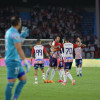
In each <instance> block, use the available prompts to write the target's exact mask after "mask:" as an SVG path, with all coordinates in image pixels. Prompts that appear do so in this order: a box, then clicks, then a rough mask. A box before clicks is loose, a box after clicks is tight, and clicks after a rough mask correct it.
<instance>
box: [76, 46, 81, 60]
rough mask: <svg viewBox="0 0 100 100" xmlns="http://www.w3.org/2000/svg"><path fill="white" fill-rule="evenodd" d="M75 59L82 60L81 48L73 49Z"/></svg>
mask: <svg viewBox="0 0 100 100" xmlns="http://www.w3.org/2000/svg"><path fill="white" fill-rule="evenodd" d="M75 59H82V48H81V47H77V48H75Z"/></svg>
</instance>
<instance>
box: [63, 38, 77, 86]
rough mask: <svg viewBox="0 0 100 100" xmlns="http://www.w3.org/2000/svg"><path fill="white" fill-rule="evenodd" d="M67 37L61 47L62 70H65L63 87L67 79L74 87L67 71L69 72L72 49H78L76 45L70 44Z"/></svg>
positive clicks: (73, 81) (73, 82)
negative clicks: (62, 56) (62, 57)
mask: <svg viewBox="0 0 100 100" xmlns="http://www.w3.org/2000/svg"><path fill="white" fill-rule="evenodd" d="M69 39H70V38H69V37H66V38H65V43H63V44H62V45H61V47H62V48H63V50H64V69H65V77H64V82H63V85H66V80H67V77H69V79H70V80H71V81H72V85H75V80H74V79H73V77H72V75H71V73H70V72H69V70H71V67H72V62H73V48H76V47H78V45H77V44H74V43H70V42H69Z"/></svg>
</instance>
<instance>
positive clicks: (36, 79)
mask: <svg viewBox="0 0 100 100" xmlns="http://www.w3.org/2000/svg"><path fill="white" fill-rule="evenodd" d="M37 71H38V70H37V69H35V74H34V77H35V82H34V83H35V84H38V77H37Z"/></svg>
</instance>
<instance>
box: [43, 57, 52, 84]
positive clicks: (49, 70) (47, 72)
mask: <svg viewBox="0 0 100 100" xmlns="http://www.w3.org/2000/svg"><path fill="white" fill-rule="evenodd" d="M52 61H53V57H52V56H50V60H49V62H50V64H49V68H48V69H47V71H46V78H45V81H44V83H47V82H48V80H47V79H48V76H49V74H50V72H51V69H52Z"/></svg>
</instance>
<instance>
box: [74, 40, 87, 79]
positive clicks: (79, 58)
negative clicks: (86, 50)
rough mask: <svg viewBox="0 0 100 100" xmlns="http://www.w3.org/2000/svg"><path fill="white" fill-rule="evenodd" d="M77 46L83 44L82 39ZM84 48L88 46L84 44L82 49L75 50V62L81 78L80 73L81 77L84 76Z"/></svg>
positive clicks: (77, 41) (77, 42)
mask: <svg viewBox="0 0 100 100" xmlns="http://www.w3.org/2000/svg"><path fill="white" fill-rule="evenodd" d="M76 44H82V43H81V40H80V38H77V40H76ZM83 47H86V45H85V44H83V45H82V46H81V47H77V48H75V62H76V71H77V77H79V71H80V76H82V48H83Z"/></svg>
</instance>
